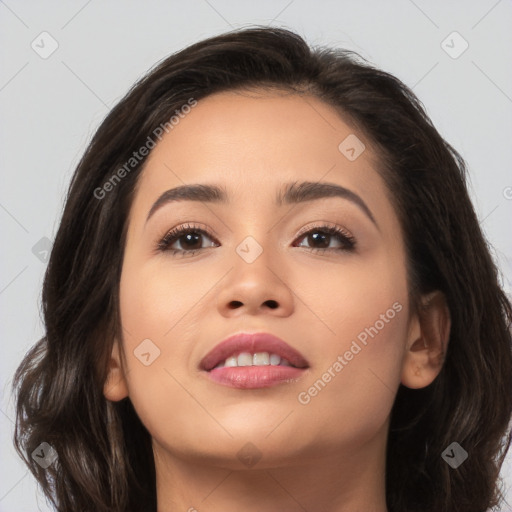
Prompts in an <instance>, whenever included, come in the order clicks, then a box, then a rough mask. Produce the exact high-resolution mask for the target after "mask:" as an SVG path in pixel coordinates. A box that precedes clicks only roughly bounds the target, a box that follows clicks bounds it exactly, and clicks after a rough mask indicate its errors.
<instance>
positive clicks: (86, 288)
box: [14, 27, 512, 512]
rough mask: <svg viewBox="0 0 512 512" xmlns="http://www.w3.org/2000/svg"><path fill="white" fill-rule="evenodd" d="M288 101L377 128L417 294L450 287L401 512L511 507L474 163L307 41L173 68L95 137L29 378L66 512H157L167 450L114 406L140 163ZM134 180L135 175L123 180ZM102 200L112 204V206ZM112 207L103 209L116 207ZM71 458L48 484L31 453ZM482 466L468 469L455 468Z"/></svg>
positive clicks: (57, 247) (498, 339) (252, 40)
mask: <svg viewBox="0 0 512 512" xmlns="http://www.w3.org/2000/svg"><path fill="white" fill-rule="evenodd" d="M254 87H259V88H262V87H278V88H279V89H282V90H288V91H292V92H296V93H298V94H299V93H304V92H305V93H308V94H312V95H314V96H316V97H318V98H319V99H321V100H323V101H325V102H326V103H328V104H329V105H331V106H332V107H333V108H334V109H336V110H337V111H338V112H339V113H340V115H341V116H342V117H343V119H344V120H345V121H346V122H347V123H349V124H352V125H353V126H354V127H357V128H358V129H360V130H361V133H363V134H364V135H365V137H367V138H368V140H369V141H371V143H372V145H373V147H374V148H376V154H377V155H378V167H379V168H378V171H379V172H380V173H381V174H382V176H383V177H384V179H385V181H386V184H387V188H388V191H389V194H390V197H391V198H392V201H393V203H394V206H395V209H396V212H397V215H398V217H399V220H400V224H401V228H402V232H403V236H404V239H405V243H406V248H407V257H408V260H407V261H408V269H407V271H408V278H409V288H410V290H409V291H410V297H411V299H412V302H413V303H417V299H418V297H419V294H421V293H425V292H428V291H430V290H434V289H438V290H441V291H442V292H443V293H444V294H445V296H446V299H447V303H448V306H449V309H450V314H451V321H452V327H451V333H450V341H449V344H448V350H447V353H446V356H445V361H444V365H443V368H442V370H441V372H440V374H439V375H438V377H437V378H436V379H435V380H434V382H433V383H432V384H431V385H429V386H428V387H426V388H424V389H408V388H406V387H404V386H400V388H399V391H398V394H397V396H396V400H395V403H394V406H393V410H392V413H391V426H390V431H389V437H388V447H387V472H386V496H387V504H388V508H389V510H390V512H426V511H429V512H431V511H434V510H435V511H436V512H454V511H460V512H483V511H485V510H486V509H488V508H489V507H492V506H495V505H497V504H498V503H499V500H500V497H501V495H500V486H499V471H500V468H501V465H502V462H503V459H504V457H505V454H506V452H507V450H508V447H509V445H510V441H511V437H510V432H508V424H509V421H510V418H511V414H512V397H511V390H512V348H511V347H512V344H511V331H510V325H511V321H512V307H511V304H510V302H509V301H508V299H507V297H506V295H505V294H504V292H503V291H502V289H501V288H500V285H499V281H498V272H497V268H496V266H495V264H494V263H493V261H492V258H491V257H490V253H489V250H488V247H487V243H486V240H485V238H484V236H483V234H482V231H481V229H480V226H479V223H478V220H477V217H476V215H475V213H474V210H473V207H472V205H471V202H470V199H469V196H468V192H467V188H466V167H465V163H464V161H463V159H462V157H461V156H460V155H459V154H458V153H457V151H456V150H455V149H453V148H452V147H451V146H450V145H449V144H448V143H447V142H446V141H444V140H443V138H442V137H441V136H440V135H439V133H438V132H437V131H436V129H435V128H434V126H433V125H432V122H431V121H430V119H429V118H428V116H427V114H426V112H425V110H424V108H423V106H422V105H421V103H420V101H419V100H418V99H417V98H416V96H415V95H414V94H413V92H412V91H411V90H410V89H409V88H408V87H406V86H405V85H404V84H403V83H402V82H400V81H399V80H398V79H397V78H395V77H394V76H392V75H390V74H388V73H386V72H384V71H381V70H379V69H376V68H374V67H373V66H371V65H370V64H369V63H367V62H366V61H365V60H364V59H363V58H361V57H360V56H359V55H357V54H356V53H354V52H351V51H347V50H341V49H332V48H315V49H312V48H310V47H309V46H308V45H307V44H306V42H305V41H304V40H303V39H302V38H301V37H299V36H298V35H296V34H294V33H293V32H290V31H287V30H284V29H276V28H269V27H254V28H250V29H244V30H237V31H233V32H230V33H227V34H223V35H220V36H217V37H213V38H210V39H207V40H204V41H201V42H199V43H197V44H194V45H192V46H190V47H188V48H186V49H184V50H182V51H180V52H178V53H176V54H174V55H171V56H170V57H168V58H167V59H165V60H164V61H163V62H161V63H160V64H159V65H158V66H156V67H155V68H154V69H153V70H151V71H150V72H149V73H148V74H147V75H146V76H145V77H144V78H143V79H141V80H140V81H139V82H138V83H136V84H135V85H134V86H133V87H132V89H131V90H130V91H129V92H128V93H127V94H126V96H125V97H124V98H123V99H122V100H121V101H120V102H119V103H118V104H117V106H115V108H113V110H112V111H111V112H110V114H109V115H108V116H107V118H106V119H105V120H104V122H103V123H102V124H101V126H100V127H99V129H98V130H97V132H96V134H95V135H94V137H93V138H92V141H91V142H90V144H89V146H88V148H87V150H86V151H85V154H84V156H83V157H82V159H81V161H80V163H79V164H78V167H77V169H76V172H75V173H74V176H73V178H72V181H71V185H70V188H69V192H68V195H67V198H66V205H65V209H64V212H63V216H62V220H61V223H60V227H59V230H58V232H57V235H56V238H55V242H54V245H53V250H52V253H51V257H50V260H49V264H48V268H47V271H46V275H45V280H44V286H43V293H42V305H43V311H44V321H45V328H46V333H45V336H44V337H43V338H42V339H41V340H39V341H38V342H37V344H36V345H35V346H34V347H33V348H32V349H31V350H30V351H29V352H28V353H27V355H26V356H25V358H24V359H23V361H22V363H21V364H20V366H19V368H18V369H17V371H16V374H15V377H14V390H15V393H16V400H17V421H16V429H15V445H16V449H17V450H18V452H19V454H20V455H21V457H23V459H24V460H25V462H26V464H27V465H28V467H29V468H30V470H31V471H32V473H33V474H34V475H35V477H36V478H37V480H38V482H39V484H40V485H41V486H42V488H43V490H44V492H45V493H46V495H47V497H48V498H49V499H50V500H51V501H52V502H53V504H54V505H55V507H56V510H58V511H60V512H70V511H87V510H94V511H95V512H107V511H108V512H113V511H117V512H122V511H123V512H124V511H130V512H137V511H142V510H147V511H152V512H154V511H156V490H155V468H154V461H153V453H152V449H151V438H150V435H149V433H148V432H147V430H146V429H145V427H144V426H143V425H142V423H141V422H140V420H139V418H138V417H137V415H136V413H135V411H134V409H133V406H132V404H131V402H130V400H129V398H127V399H125V400H122V401H121V402H117V403H112V402H109V401H107V400H106V399H105V397H104V395H103V384H104V382H105V379H106V371H107V362H108V359H109V356H110V353H111V350H112V342H113V339H114V336H115V335H119V336H120V337H122V336H121V325H120V322H119V318H120V317H119V296H118V292H119V281H120V272H121V265H122V261H123V253H124V246H125V234H126V227H127V219H128V212H129V209H130V205H131V202H132V199H133V195H134V190H135V185H136V182H137V178H138V176H139V175H140V171H141V170H142V168H143V166H144V162H145V161H146V158H147V157H145V158H143V159H142V160H141V161H140V163H139V164H138V165H136V166H134V168H133V169H130V171H129V172H126V173H124V174H123V178H122V179H120V180H117V181H115V185H114V182H113V181H110V183H112V184H113V185H112V187H109V191H108V193H107V194H103V193H101V194H99V193H98V192H97V191H98V190H99V189H102V187H104V184H105V183H106V182H107V181H109V180H112V177H113V176H114V174H115V173H118V171H119V169H120V168H122V167H123V165H125V164H126V162H127V161H128V160H129V158H130V157H131V156H132V153H133V151H135V150H136V149H137V148H139V147H141V146H142V145H144V144H145V143H146V142H147V140H148V137H151V136H152V134H154V131H155V128H157V127H158V126H160V125H162V124H164V123H166V122H167V121H168V120H169V119H170V118H171V117H172V115H173V113H174V112H175V111H176V110H179V109H180V108H181V107H182V106H183V105H185V104H187V102H188V101H189V100H190V98H194V99H195V100H196V101H200V100H201V98H204V97H206V96H208V95H210V94H212V93H214V92H218V91H227V90H234V89H249V88H254ZM118 176H119V174H118ZM95 191H96V192H95ZM99 196H101V197H99ZM42 442H47V443H48V444H49V445H51V446H52V447H53V448H54V449H55V451H56V453H57V454H58V457H57V459H56V460H55V462H54V463H53V464H52V465H50V466H49V467H48V468H46V469H43V468H42V467H41V466H40V465H39V464H37V463H36V462H35V461H34V460H33V459H32V457H31V453H32V452H33V451H34V450H35V449H36V448H37V447H38V446H39V445H40V444H41V443H42ZM452 442H457V443H459V444H460V445H461V446H462V447H463V448H464V449H465V450H466V452H467V453H468V460H467V461H466V462H465V463H463V464H462V465H460V466H459V467H458V468H457V469H453V468H452V467H450V466H449V465H448V464H447V463H446V462H445V461H444V460H443V458H442V457H441V454H442V452H443V451H444V450H445V448H447V447H448V446H449V445H450V444H451V443H452Z"/></svg>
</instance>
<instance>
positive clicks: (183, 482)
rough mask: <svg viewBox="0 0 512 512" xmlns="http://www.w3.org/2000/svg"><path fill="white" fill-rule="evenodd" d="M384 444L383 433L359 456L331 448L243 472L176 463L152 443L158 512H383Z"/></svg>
mask: <svg viewBox="0 0 512 512" xmlns="http://www.w3.org/2000/svg"><path fill="white" fill-rule="evenodd" d="M386 439H387V429H383V430H382V431H381V432H379V433H378V434H377V435H376V436H375V437H374V438H372V439H371V440H369V441H368V442H367V443H366V444H365V445H364V446H359V447H358V450H357V452H356V451H351V450H348V449H344V450H340V451H336V450H334V449H332V447H331V448H330V449H325V450H323V452H322V454H320V455H318V453H317V454H316V455H315V456H313V455H311V454H301V456H300V460H297V458H295V459H294V460H293V461H292V460H291V459H290V458H287V459H286V462H284V460H285V459H284V458H283V459H282V462H281V463H277V462H272V463H270V462H267V463H266V464H264V458H262V459H261V460H260V461H259V462H257V463H256V464H255V465H254V466H253V467H252V468H244V469H240V466H241V464H240V463H239V462H238V461H237V464H235V463H233V462H232V464H233V465H229V467H226V466H227V465H228V464H226V465H225V466H222V465H221V464H216V465H215V464H209V463H208V462H205V461H204V460H201V459H199V458H189V457H187V458H184V457H183V456H181V455H180V456H179V457H178V456H176V455H173V454H171V453H170V452H169V451H168V450H165V449H164V448H163V447H162V446H161V445H158V443H156V442H155V441H153V444H154V448H153V450H154V453H155V468H156V475H157V478H156V480H157V481H156V486H157V503H158V512H174V511H175V510H179V511H183V512H201V511H204V510H208V511H212V512H213V511H221V510H222V511H223V512H239V511H240V510H244V512H256V511H261V510H265V511H268V512H282V511H287V512H305V511H313V510H315V511H322V512H361V511H365V512H387V508H386V495H385V463H386ZM236 451H237V450H236V449H235V450H234V452H236ZM235 459H236V457H235Z"/></svg>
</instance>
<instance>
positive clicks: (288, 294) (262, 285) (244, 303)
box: [217, 251, 295, 317]
mask: <svg viewBox="0 0 512 512" xmlns="http://www.w3.org/2000/svg"><path fill="white" fill-rule="evenodd" d="M269 263H270V262H269V258H268V257H266V256H265V251H264V252H263V253H262V254H261V255H260V256H259V257H258V258H257V259H256V260H255V261H253V262H252V263H247V262H246V261H244V260H243V259H241V258H240V259H239V260H238V261H236V260H235V262H234V268H233V269H232V270H231V272H229V274H228V276H227V277H226V280H227V281H226V282H224V286H222V287H221V288H220V291H219V294H218V296H217V308H218V310H219V312H220V313H221V314H222V315H223V316H226V317H229V316H240V315H261V314H266V315H268V314H270V315H272V316H276V317H286V316H289V315H291V314H292V312H293V308H294V300H295V295H294V294H293V292H292V290H291V288H290V286H289V284H288V283H287V282H286V281H287V277H288V273H287V271H286V266H285V265H284V264H283V265H281V264H280V262H279V259H278V258H277V259H276V258H273V261H272V265H269Z"/></svg>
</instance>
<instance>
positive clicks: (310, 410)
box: [106, 92, 413, 468]
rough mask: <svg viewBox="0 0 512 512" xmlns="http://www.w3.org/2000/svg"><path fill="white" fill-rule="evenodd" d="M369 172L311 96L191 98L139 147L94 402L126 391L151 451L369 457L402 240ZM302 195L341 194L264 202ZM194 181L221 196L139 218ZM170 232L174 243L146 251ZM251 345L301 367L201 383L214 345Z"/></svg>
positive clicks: (354, 143)
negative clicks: (118, 359)
mask: <svg viewBox="0 0 512 512" xmlns="http://www.w3.org/2000/svg"><path fill="white" fill-rule="evenodd" d="M187 111H188V109H187ZM356 137H357V138H356ZM361 142H362V143H363V144H364V145H365V146H366V149H364V148H363V146H361V145H360V144H361ZM374 158H375V157H374V155H373V153H372V151H371V148H370V144H369V141H367V140H366V139H365V137H364V135H363V134H362V133H360V132H358V131H354V130H353V129H351V128H350V127H349V126H348V125H347V124H346V123H345V122H343V120H342V119H341V118H340V117H339V115H338V114H337V113H336V112H335V111H334V110H333V109H332V108H331V107H330V106H328V105H326V104H325V103H323V102H321V101H320V100H318V99H316V98H313V97H310V96H303V97H299V96H297V95H293V94H287V95H286V94H282V93H263V92H260V93H252V94H249V93H245V94H241V93H234V92H224V93H219V94H215V95H212V96H209V97H207V98H206V99H203V100H200V101H199V102H198V104H197V105H196V106H195V107H193V108H191V109H190V111H189V113H188V114H186V115H185V114H183V113H182V114H181V117H180V120H179V123H178V124H176V125H175V126H174V127H173V129H172V130H170V131H169V133H168V134H166V135H165V136H164V137H163V138H162V140H161V141H160V142H159V143H158V144H157V146H156V147H155V148H154V149H153V150H152V152H151V154H150V156H149V157H148V160H147V162H146V165H145V169H144V171H143V172H142V174H141V176H140V180H139V182H138V186H137V190H136V194H135V198H134V201H133V205H132V208H131V212H130V217H129V226H128V232H127V240H126V248H125V253H124V263H123V269H122V276H121V283H120V311H121V321H122V326H123V336H124V339H123V340H122V351H123V355H124V361H123V368H124V378H125V382H124V383H123V384H122V385H118V386H116V390H114V389H110V390H108V391H107V392H106V395H107V396H108V397H109V398H111V399H120V398H122V397H123V396H125V395H126V394H128V395H129V397H130V399H131V401H132V403H133V405H134V407H135V409H136V411H137V413H138V415H139V417H140V419H141V420H142V422H143V423H144V425H145V426H146V428H147V429H148V430H149V432H150V434H151V436H152V437H153V439H154V449H155V450H156V453H157V455H159V454H160V455H161V454H165V453H167V454H171V455H173V456H176V457H180V458H188V459H190V460H197V461H209V462H211V463H215V464H219V465H221V466H223V467H227V468H229V467H232V468H241V467H243V464H244V460H245V459H243V458H242V457H240V454H241V453H247V452H249V455H252V456H254V457H256V458H258V457H259V456H261V459H260V461H259V462H258V464H259V466H258V467H260V468H265V467H272V466H274V465H277V464H279V465H287V464H292V463H294V461H295V463H296V462H297V461H298V460H300V461H307V460H310V459H311V460H312V459H314V458H318V457H322V456H325V455H327V454H333V453H335V452H339V453H344V454H349V453H352V454H356V453H358V452H362V450H364V449H365V447H368V446H370V445H372V443H373V444H379V445H380V446H382V442H383V439H384V438H385V436H386V434H387V426H388V417H389V414H390V410H391V407H392V405H393V401H394V398H395V394H396V391H397V388H398V386H399V384H400V380H401V372H402V365H403V360H404V354H405V352H406V345H407V343H408V341H409V340H410V339H411V336H412V335H413V334H411V333H412V331H413V329H412V327H411V326H412V322H411V319H410V318H409V317H410V311H409V308H408V291H407V282H406V261H405V252H404V242H403V239H402V235H401V231H400V227H399V222H398V219H397V216H396V213H395V212H394V210H393V207H392V205H391V203H390V200H389V198H388V195H387V193H386V188H385V185H384V182H383V180H382V179H381V177H380V176H379V174H378V173H377V171H376V169H375V160H374ZM303 182H309V183H312V184H330V185H332V186H335V187H340V188H339V189H337V190H338V191H341V192H339V194H338V193H332V194H330V195H325V194H323V193H319V194H317V195H316V196H315V195H314V194H313V195H311V196H309V197H306V198H302V199H306V200H301V201H299V202H295V201H294V200H293V199H294V198H295V199H297V198H298V197H300V194H297V193H294V194H288V195H289V196H290V198H291V200H285V199H283V200H282V201H281V202H277V201H276V198H277V197H278V196H283V197H284V195H285V193H286V192H287V191H290V187H292V186H293V187H294V189H295V190H296V191H298V192H300V191H301V190H302V191H303V190H305V188H304V187H301V186H300V184H301V183H303ZM193 184H194V185H196V184H201V185H204V186H215V187H219V188H220V189H222V190H223V191H224V192H225V195H226V198H225V200H222V201H209V200H206V199H205V198H203V200H188V199H186V198H183V197H182V198H181V199H179V200H174V201H168V202H165V201H160V202H159V205H158V207H153V205H154V204H155V202H156V201H157V200H158V199H159V198H161V197H162V194H164V193H165V192H166V191H169V190H172V189H174V188H176V187H183V186H185V185H193ZM344 191H345V192H344ZM347 191H348V192H347ZM321 192H322V191H321ZM324 192H325V190H324ZM149 212H151V214H150V215H149V218H148V214H149ZM180 226H183V227H187V226H188V227H190V228H191V229H190V230H189V231H188V233H189V236H188V237H187V232H186V233H184V234H183V233H182V234H178V235H177V238H174V239H173V238H172V237H167V240H165V241H164V242H162V240H163V239H164V237H165V236H166V234H167V233H169V231H171V230H173V229H174V228H179V227H180ZM328 228H337V229H339V230H340V233H341V235H338V234H336V233H331V234H330V233H329V232H326V231H325V230H326V229H328ZM198 230H201V231H200V234H197V231H198ZM203 231H204V232H206V233H209V234H208V235H206V234H201V233H202V232H203ZM159 245H160V247H159ZM173 250H174V252H173ZM261 332H265V333H271V334H273V335H274V336H277V337H279V338H281V339H282V340H284V341H285V342H286V343H287V344H288V345H290V346H291V347H293V348H294V349H295V350H297V351H298V352H300V354H302V356H303V357H304V358H305V360H306V361H307V363H308V367H307V368H306V369H305V370H299V371H296V372H295V373H297V375H298V376H297V377H296V378H295V379H294V380H290V381H278V382H274V383H273V385H271V386H266V387H263V386H259V385H258V382H259V381H256V387H252V388H240V387H236V386H235V387H233V386H229V385H226V384H225V383H219V382H218V381H216V380H214V379H212V374H211V372H210V373H209V372H206V371H204V370H202V369H201V367H200V365H201V361H202V359H203V358H204V356H205V355H206V354H207V353H208V352H210V351H211V350H212V348H213V347H215V346H216V345H217V344H218V343H219V342H221V341H222V340H224V339H225V338H227V337H228V336H231V335H233V334H237V333H261ZM264 359H265V358H264V356H263V362H264ZM245 370H246V368H245V369H244V368H242V369H240V370H237V371H238V372H243V371H245ZM230 371H232V370H230ZM285 371H286V370H285ZM109 393H110V394H109ZM247 443H251V444H247ZM244 447H245V448H244ZM241 449H243V450H245V451H242V452H240V450H241ZM237 454H238V456H237Z"/></svg>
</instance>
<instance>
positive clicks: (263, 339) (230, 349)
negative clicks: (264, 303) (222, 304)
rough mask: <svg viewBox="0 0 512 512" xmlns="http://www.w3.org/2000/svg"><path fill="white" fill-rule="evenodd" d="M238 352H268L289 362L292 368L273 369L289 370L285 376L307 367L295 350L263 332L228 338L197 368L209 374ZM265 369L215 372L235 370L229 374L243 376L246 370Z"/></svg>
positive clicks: (259, 368) (253, 368) (241, 334)
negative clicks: (241, 374)
mask: <svg viewBox="0 0 512 512" xmlns="http://www.w3.org/2000/svg"><path fill="white" fill-rule="evenodd" d="M240 352H250V353H251V354H254V353H256V352H268V353H272V354H277V355H278V356H280V357H282V358H283V359H286V360H287V361H289V362H290V364H291V365H292V366H274V367H273V368H275V369H278V370H289V371H288V372H286V373H287V374H289V373H294V372H293V370H295V373H297V370H298V371H299V373H300V372H301V370H304V369H306V368H308V367H309V363H308V361H307V360H306V358H305V357H304V356H303V355H302V354H301V353H300V352H298V351H297V350H295V349H294V348H293V347H291V346H290V345H288V344H287V343H286V342H285V341H283V340H282V339H280V338H278V337H277V336H274V335H273V334H270V333H265V332H261V333H239V334H235V335H233V336H230V337H229V338H226V339H225V340H224V341H221V342H220V343H219V344H218V345H216V346H215V347H214V348H213V349H212V350H210V352H208V353H207V354H206V356H204V357H203V359H202V360H201V362H200V363H199V367H200V369H201V370H204V371H206V372H209V373H211V372H212V371H213V369H214V368H215V366H217V365H218V364H219V363H220V362H222V361H224V360H225V359H226V358H228V357H229V356H231V355H235V354H239V353H240ZM265 369H267V370H268V369H269V368H268V367H267V366H261V367H254V366H252V367H251V366H249V367H247V366H245V367H244V366H242V367H234V368H233V367H228V368H226V367H224V368H216V369H215V372H216V374H218V373H219V370H225V371H224V373H226V371H227V370H237V371H236V372H231V373H232V374H233V375H235V374H240V373H241V372H244V374H243V375H245V374H246V373H247V370H251V371H252V370H265ZM252 373H253V374H254V375H258V372H253V371H252ZM279 373H280V374H283V371H280V372H279ZM259 374H261V376H265V375H275V376H277V374H276V373H275V372H274V373H272V372H268V371H267V372H263V373H262V372H261V371H260V372H259ZM247 375H248V373H247Z"/></svg>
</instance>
